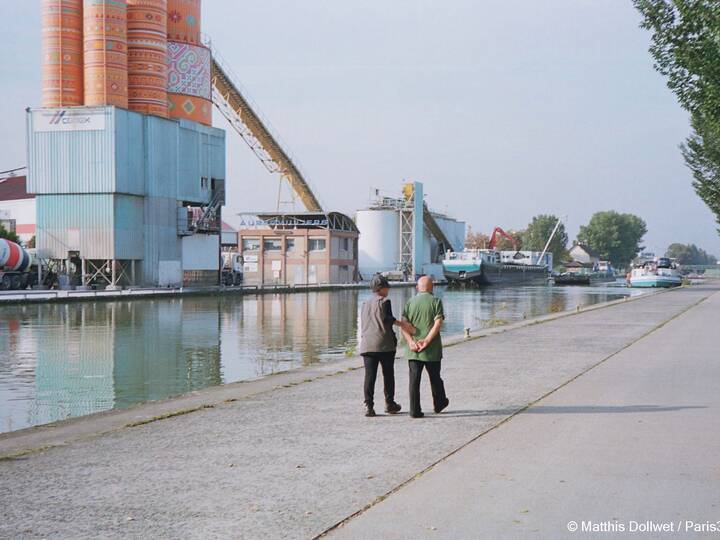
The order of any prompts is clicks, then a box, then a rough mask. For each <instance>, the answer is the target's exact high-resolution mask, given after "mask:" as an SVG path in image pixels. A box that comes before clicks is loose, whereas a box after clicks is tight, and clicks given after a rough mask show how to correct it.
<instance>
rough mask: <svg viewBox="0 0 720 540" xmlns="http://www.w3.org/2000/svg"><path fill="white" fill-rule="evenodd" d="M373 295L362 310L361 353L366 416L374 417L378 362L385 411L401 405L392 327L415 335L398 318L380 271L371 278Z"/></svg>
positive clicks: (394, 411)
mask: <svg viewBox="0 0 720 540" xmlns="http://www.w3.org/2000/svg"><path fill="white" fill-rule="evenodd" d="M370 288H371V289H372V291H373V293H374V294H373V296H372V297H371V298H370V299H369V300H366V301H365V302H363V305H362V310H361V312H360V355H361V356H362V357H363V361H364V363H365V385H364V386H365V388H364V390H365V416H375V379H376V378H377V372H378V365H379V366H380V367H382V372H383V383H384V390H385V412H387V413H389V414H397V413H398V412H400V409H402V407H401V406H400V405H399V404H398V403H396V402H395V352H396V350H397V337H396V336H395V332H394V330H393V327H394V326H398V327H400V328H401V330H402V331H404V332H409V333H410V334H413V333H414V332H415V328H414V327H413V326H412V325H411V324H410V323H408V322H405V321H399V320H397V319H395V317H394V316H393V313H392V306H391V304H390V299H389V298H388V297H387V296H388V293H389V292H390V283H389V282H388V280H387V278H386V277H385V276H383V275H381V274H375V275H374V276H373V278H372V280H370Z"/></svg>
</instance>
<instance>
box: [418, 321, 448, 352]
mask: <svg viewBox="0 0 720 540" xmlns="http://www.w3.org/2000/svg"><path fill="white" fill-rule="evenodd" d="M444 321H445V319H443V318H442V317H439V318H437V319H435V323H434V324H433V326H432V328H431V329H430V331H429V332H428V335H427V336H425V337H424V338H422V339H421V340H419V341H418V342H417V346H418V350H420V351H422V350H423V349H424V348H425V347H427V346H428V345H430V343H432V340H433V339H435V338H436V337H437V335H438V334H439V333H440V329H441V328H442V325H443V322H444Z"/></svg>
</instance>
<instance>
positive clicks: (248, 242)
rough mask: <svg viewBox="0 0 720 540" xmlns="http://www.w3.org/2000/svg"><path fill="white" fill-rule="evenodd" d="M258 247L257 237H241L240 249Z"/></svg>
mask: <svg viewBox="0 0 720 540" xmlns="http://www.w3.org/2000/svg"><path fill="white" fill-rule="evenodd" d="M259 249H260V239H259V238H243V241H242V250H243V251H258V250H259Z"/></svg>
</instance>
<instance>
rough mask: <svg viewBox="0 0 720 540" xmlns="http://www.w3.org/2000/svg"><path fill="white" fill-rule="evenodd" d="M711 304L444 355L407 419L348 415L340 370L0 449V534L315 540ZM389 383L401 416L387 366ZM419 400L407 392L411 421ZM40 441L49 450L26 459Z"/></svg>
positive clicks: (401, 388)
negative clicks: (422, 415)
mask: <svg viewBox="0 0 720 540" xmlns="http://www.w3.org/2000/svg"><path fill="white" fill-rule="evenodd" d="M713 292H714V289H713V287H711V286H702V287H689V288H683V289H680V290H675V291H669V292H665V293H662V294H656V295H650V296H647V297H644V296H643V297H638V298H637V299H633V300H630V301H620V302H615V303H614V304H613V305H610V306H606V307H604V308H602V309H597V308H595V309H592V308H591V309H588V310H584V311H583V310H581V312H580V313H578V314H575V315H572V316H568V314H561V315H557V316H555V318H552V319H549V320H546V321H545V322H544V323H543V324H536V323H535V321H532V322H531V321H526V322H525V323H524V324H518V327H513V328H507V327H506V328H502V329H496V330H494V331H492V332H491V333H492V334H493V335H486V336H485V337H483V338H482V339H475V340H471V341H469V342H467V343H461V344H458V345H456V346H454V347H449V348H448V349H447V353H446V358H445V361H444V367H443V372H444V377H445V380H446V385H447V388H448V392H449V396H450V399H451V405H450V408H449V410H448V413H447V414H443V415H439V416H436V415H432V414H430V415H428V416H427V417H426V419H424V420H422V421H415V420H412V419H410V418H408V417H407V415H405V414H403V415H399V416H398V417H387V416H381V417H378V418H375V419H367V418H364V417H363V416H362V399H361V387H362V371H361V370H359V369H357V368H358V367H359V362H358V360H357V359H349V360H343V361H340V362H337V363H331V364H324V365H318V366H314V367H312V368H303V369H301V370H298V371H295V372H288V373H284V374H280V375H276V376H273V377H268V378H265V379H262V380H260V381H255V382H252V383H239V384H236V385H228V386H226V387H219V388H214V389H210V390H208V391H203V392H198V393H196V394H193V395H191V396H186V397H185V398H182V399H185V400H195V401H194V404H193V403H190V402H189V401H186V402H181V401H177V400H174V401H172V402H164V403H161V404H153V405H152V406H153V407H160V406H162V407H166V409H165V410H164V411H163V410H161V409H155V410H154V411H150V410H147V409H144V410H143V407H147V406H143V407H139V408H136V409H130V410H127V411H119V412H113V413H108V414H103V415H95V416H94V417H91V418H88V419H80V420H76V421H71V422H68V423H66V424H62V425H60V426H58V427H56V428H35V429H33V430H25V431H24V432H17V433H11V434H8V435H6V436H2V437H0V454H2V455H5V456H8V455H12V454H16V457H15V458H10V459H4V460H3V461H0V479H1V480H2V484H3V485H8V486H12V497H9V496H8V498H7V499H5V495H2V496H0V499H3V500H0V503H2V504H3V507H4V510H5V515H6V519H5V520H4V521H3V523H1V524H0V532H2V533H3V534H7V535H8V536H18V535H20V536H25V537H30V538H32V537H43V536H53V535H60V536H73V537H84V536H110V537H119V536H128V535H130V536H132V535H143V536H154V537H159V538H164V537H176V536H183V537H213V536H238V535H242V536H247V537H260V536H263V537H277V538H281V537H310V536H314V535H317V534H320V533H322V532H323V531H326V530H328V529H329V528H331V527H332V526H333V525H335V524H337V523H339V522H342V521H343V520H345V519H346V518H347V517H348V516H351V515H353V514H355V513H356V512H358V511H360V510H362V509H363V508H365V507H366V506H368V505H370V504H372V503H374V502H377V500H378V499H379V498H383V497H385V496H386V495H387V494H388V493H390V492H392V491H394V490H396V489H397V488H398V486H401V485H403V484H404V483H405V482H407V481H408V480H409V479H411V478H413V477H414V476H415V475H416V474H418V473H420V472H422V471H424V470H426V469H428V467H431V466H432V465H433V464H435V463H438V462H439V461H441V460H443V459H444V458H446V457H447V456H448V455H449V454H452V453H453V452H455V451H456V450H457V449H458V448H461V447H463V446H465V445H467V444H468V443H469V442H470V441H472V440H474V439H476V438H478V437H479V436H481V435H482V434H483V433H486V432H487V431H488V430H489V429H491V428H492V427H493V426H497V425H498V424H500V423H502V422H504V421H505V420H506V419H507V418H509V417H511V416H513V415H515V414H516V413H517V412H519V411H521V410H524V409H525V408H526V407H527V406H528V404H530V403H533V402H535V401H536V400H538V399H540V398H542V397H543V396H545V395H547V394H548V393H549V392H552V391H554V390H555V389H557V388H558V387H561V386H563V385H565V384H567V383H568V381H572V380H574V379H575V378H576V377H578V376H579V375H581V374H583V373H585V372H587V371H588V370H589V369H591V368H592V367H594V366H596V365H598V364H599V363H601V362H603V361H605V360H607V359H608V358H609V357H612V356H613V355H615V354H617V353H618V351H621V350H623V349H625V348H627V347H629V346H631V345H632V344H633V343H636V342H638V341H641V340H642V339H644V338H645V337H646V336H647V335H649V334H651V333H652V332H654V331H655V330H656V329H658V328H659V327H662V326H663V325H666V324H668V322H669V321H672V320H673V319H674V318H675V317H677V316H679V315H680V314H682V313H684V312H685V311H687V310H689V309H692V308H693V306H695V305H696V304H698V302H701V301H702V300H704V299H705V298H707V297H708V296H710V295H711V294H713ZM397 377H398V400H399V401H400V402H401V403H403V404H404V405H406V404H407V396H406V386H407V373H406V370H405V369H403V365H402V363H401V362H398V369H397ZM378 395H379V394H378ZM428 398H429V390H428V389H427V388H426V387H423V404H424V407H425V409H426V411H429V410H430V405H429V399H428ZM181 403H183V404H182V405H181ZM186 405H187V406H186ZM191 410H194V411H195V412H192V413H190V411H191ZM152 413H157V414H155V415H154V416H153V414H152ZM185 413H187V414H185ZM122 415H126V416H124V417H123V416H122ZM163 416H167V417H168V418H166V419H165V420H162V421H152V420H153V419H157V418H160V417H163ZM106 421H107V422H110V421H111V422H110V423H109V424H106V427H105V428H103V425H102V422H106ZM93 423H95V424H94V425H95V429H85V428H83V426H89V425H91V424H93ZM120 424H122V425H121V426H120V427H117V426H118V425H120ZM69 428H73V429H76V430H79V431H76V432H75V433H74V434H73V433H70V432H68V431H65V430H67V429H69ZM108 431H109V433H108ZM63 433H64V435H63ZM28 437H30V438H28ZM33 437H34V439H33ZM63 437H64V438H63ZM23 439H24V442H19V441H21V440H23ZM55 444H61V445H62V446H60V447H58V448H53V449H51V450H48V451H38V450H41V449H42V448H44V447H46V446H53V445H55ZM28 451H30V453H27V452H28ZM33 451H34V452H33ZM19 454H24V455H19ZM188 488H190V489H188ZM119 494H120V495H119ZM70 516H73V517H72V519H69V518H70Z"/></svg>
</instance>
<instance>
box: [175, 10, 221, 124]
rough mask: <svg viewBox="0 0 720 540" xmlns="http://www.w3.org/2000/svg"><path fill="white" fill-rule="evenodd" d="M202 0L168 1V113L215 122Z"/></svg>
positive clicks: (176, 116)
mask: <svg viewBox="0 0 720 540" xmlns="http://www.w3.org/2000/svg"><path fill="white" fill-rule="evenodd" d="M200 13H201V1H200V0H168V55H167V62H168V113H169V116H170V118H184V119H186V120H193V121H195V122H200V123H201V124H205V125H208V126H209V125H211V124H212V86H211V71H210V62H211V58H210V49H208V48H206V47H203V46H202V44H201V42H200V30H201V26H200Z"/></svg>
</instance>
